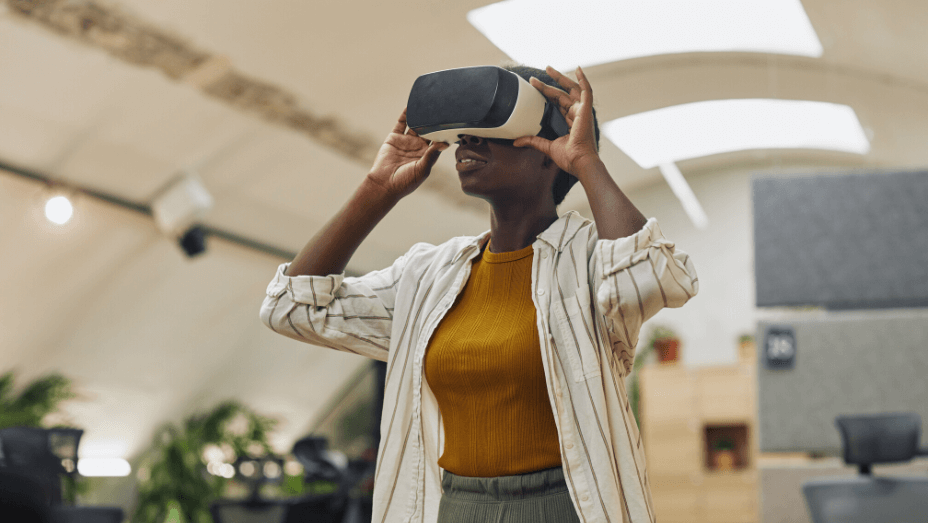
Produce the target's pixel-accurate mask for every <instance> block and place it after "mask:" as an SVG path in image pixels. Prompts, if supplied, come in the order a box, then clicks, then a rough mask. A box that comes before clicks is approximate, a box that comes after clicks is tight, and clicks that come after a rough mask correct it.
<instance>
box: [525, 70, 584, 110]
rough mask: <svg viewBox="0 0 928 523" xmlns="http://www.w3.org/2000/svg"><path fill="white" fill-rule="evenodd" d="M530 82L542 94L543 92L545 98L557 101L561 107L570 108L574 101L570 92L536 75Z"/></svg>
mask: <svg viewBox="0 0 928 523" xmlns="http://www.w3.org/2000/svg"><path fill="white" fill-rule="evenodd" d="M530 83H531V84H532V87H534V88H535V89H538V90H539V91H541V94H543V95H544V96H545V98H548V99H550V100H554V101H556V102H557V104H558V106H560V107H565V108H569V107H570V106H571V105H572V104H573V103H574V100H573V98H571V97H570V95H569V94H567V93H565V92H564V91H561V90H560V89H558V88H556V87H553V86H550V85H548V84H546V83H544V82H542V81H541V80H539V79H538V78H535V77H534V76H533V77H532V78H531V80H530Z"/></svg>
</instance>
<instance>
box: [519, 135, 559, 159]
mask: <svg viewBox="0 0 928 523" xmlns="http://www.w3.org/2000/svg"><path fill="white" fill-rule="evenodd" d="M512 145H514V146H516V147H531V148H532V149H535V150H536V151H541V152H542V153H544V154H545V156H548V157H549V158H550V157H551V154H550V153H551V140H548V139H545V138H542V137H541V136H523V137H522V138H517V139H516V141H515V142H513V143H512Z"/></svg>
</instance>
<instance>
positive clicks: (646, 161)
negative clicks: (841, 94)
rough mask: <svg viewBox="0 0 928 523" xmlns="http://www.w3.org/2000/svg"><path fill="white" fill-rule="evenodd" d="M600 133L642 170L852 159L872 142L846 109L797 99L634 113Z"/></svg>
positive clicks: (708, 103) (700, 104) (707, 104)
mask: <svg viewBox="0 0 928 523" xmlns="http://www.w3.org/2000/svg"><path fill="white" fill-rule="evenodd" d="M602 131H603V134H605V135H606V137H607V138H609V140H610V141H612V143H614V144H615V145H616V146H618V147H619V148H620V149H622V151H624V152H625V154H627V155H628V156H629V157H631V158H632V159H633V160H635V162H637V163H638V165H640V166H641V167H643V168H645V169H648V168H651V167H654V166H657V165H661V164H666V163H671V162H676V161H679V160H686V159H688V158H698V157H701V156H708V155H710V154H718V153H724V152H731V151H742V150H750V149H826V150H834V151H843V152H849V153H856V154H866V153H868V152H869V151H870V142H869V141H868V140H867V137H866V135H865V134H864V130H863V128H861V125H860V121H859V120H858V119H857V114H856V113H854V110H853V109H851V108H850V107H848V106H846V105H840V104H833V103H827V102H809V101H796V100H768V99H745V100H711V101H706V102H695V103H689V104H683V105H674V106H671V107H665V108H663V109H657V110H654V111H648V112H644V113H638V114H633V115H630V116H626V117H623V118H619V119H617V120H612V121H610V122H606V123H604V124H602Z"/></svg>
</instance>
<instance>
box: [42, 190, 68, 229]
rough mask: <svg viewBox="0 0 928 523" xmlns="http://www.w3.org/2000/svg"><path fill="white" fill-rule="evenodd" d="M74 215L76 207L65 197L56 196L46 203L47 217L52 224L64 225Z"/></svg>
mask: <svg viewBox="0 0 928 523" xmlns="http://www.w3.org/2000/svg"><path fill="white" fill-rule="evenodd" d="M73 215H74V206H73V205H71V200H69V199H68V198H67V197H65V196H55V197H53V198H50V199H49V200H48V201H47V202H45V217H46V218H48V220H49V221H50V222H52V223H57V224H58V225H64V224H66V223H68V221H69V220H70V219H71V216H73Z"/></svg>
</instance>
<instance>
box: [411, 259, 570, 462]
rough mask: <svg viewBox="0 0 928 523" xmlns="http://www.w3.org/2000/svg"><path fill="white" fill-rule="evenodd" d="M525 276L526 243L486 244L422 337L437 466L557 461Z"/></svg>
mask: <svg viewBox="0 0 928 523" xmlns="http://www.w3.org/2000/svg"><path fill="white" fill-rule="evenodd" d="M531 281H532V247H531V245H530V246H528V247H526V248H525V249H522V250H519V251H514V252H505V253H492V252H490V250H489V248H487V249H486V250H484V252H483V255H482V257H480V258H478V259H477V260H476V261H475V262H474V264H473V266H472V270H471V275H470V279H469V280H468V281H467V284H466V285H465V287H464V290H463V291H462V292H461V294H460V295H459V296H458V298H457V301H456V302H455V303H454V305H453V306H452V307H451V309H450V310H449V311H448V314H447V315H446V316H445V317H444V318H443V319H442V321H441V323H440V324H439V325H438V327H437V328H436V329H435V332H434V334H433V335H432V339H431V340H430V342H429V346H428V348H427V351H426V354H425V363H424V365H425V378H426V380H427V381H428V384H429V387H430V388H431V389H432V392H433V393H434V394H435V397H436V399H437V400H438V405H439V408H440V409H441V418H442V422H443V423H444V427H445V448H444V452H443V454H442V456H441V458H440V459H439V460H438V464H439V466H441V467H442V468H444V469H445V470H448V471H450V472H452V473H454V474H457V475H459V476H470V477H496V476H508V475H514V474H522V473H525V472H532V471H536V470H542V469H546V468H550V467H556V466H559V465H560V464H561V455H560V449H559V446H558V439H557V427H556V425H555V424H554V415H553V414H552V413H551V404H550V402H549V400H548V392H547V389H546V386H545V375H544V368H543V367H542V363H541V348H540V344H539V340H538V328H537V327H536V324H535V306H534V305H533V304H532V296H531V292H532V291H531Z"/></svg>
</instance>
